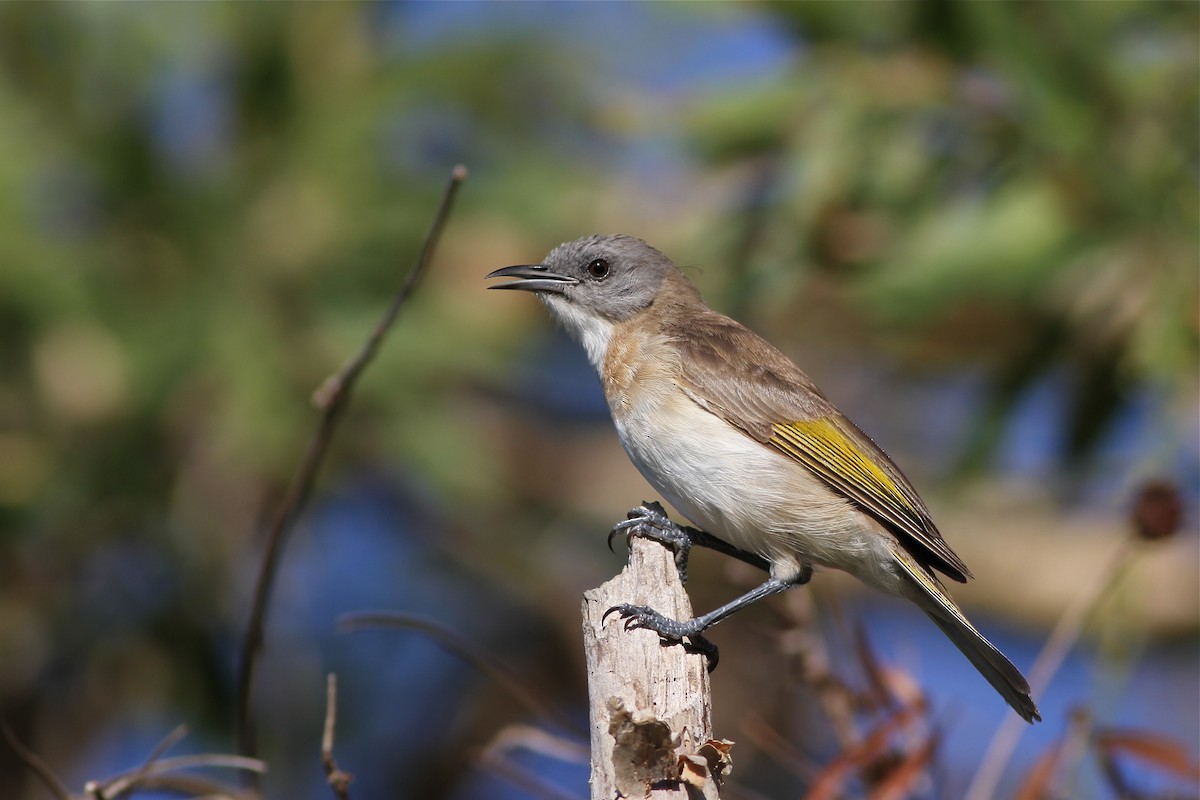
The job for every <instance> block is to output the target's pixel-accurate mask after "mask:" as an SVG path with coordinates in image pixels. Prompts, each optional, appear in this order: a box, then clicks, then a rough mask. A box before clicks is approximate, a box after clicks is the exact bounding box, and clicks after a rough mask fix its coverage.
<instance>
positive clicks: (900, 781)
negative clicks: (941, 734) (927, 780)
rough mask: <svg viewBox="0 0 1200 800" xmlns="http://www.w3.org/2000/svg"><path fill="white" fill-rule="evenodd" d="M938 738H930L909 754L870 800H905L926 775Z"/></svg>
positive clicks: (872, 792)
mask: <svg viewBox="0 0 1200 800" xmlns="http://www.w3.org/2000/svg"><path fill="white" fill-rule="evenodd" d="M937 745H938V737H937V736H936V735H932V736H930V737H929V738H928V739H926V740H925V743H924V744H922V745H921V746H920V747H919V748H917V749H916V750H914V751H913V752H911V753H909V754H908V757H907V758H905V759H904V760H903V761H901V762H900V763H899V764H898V765H897V766H896V767H895V769H893V770H892V771H891V772H890V773H888V775H887V777H886V778H884V779H883V780H882V781H880V782H879V784H878V785H876V786H875V788H874V789H872V790H871V794H870V795H869V796H870V800H904V798H905V797H908V796H909V794H910V793H911V790H912V788H913V785H914V784H915V783H916V782H917V780H918V779H919V778H920V777H921V776H922V775H923V774H924V773H925V768H926V767H927V766H929V762H930V761H932V760H933V754H934V753H935V752H936V751H937Z"/></svg>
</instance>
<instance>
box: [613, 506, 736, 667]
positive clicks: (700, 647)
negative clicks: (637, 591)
mask: <svg viewBox="0 0 1200 800" xmlns="http://www.w3.org/2000/svg"><path fill="white" fill-rule="evenodd" d="M655 505H657V503H656V504H655ZM613 612H616V614H617V616H619V617H620V618H621V619H623V620H625V630H627V631H633V630H637V629H639V628H640V629H643V630H647V631H654V632H655V633H657V634H658V637H659V641H660V642H661V643H662V645H663V646H664V647H667V646H670V645H676V644H678V645H682V646H683V649H684V650H686V651H687V652H689V653H699V654H701V655H703V656H704V657H705V659H707V661H708V671H709V672H712V671H713V670H714V669H716V668H717V662H718V661H719V660H720V657H721V656H720V651H718V650H717V646H716V645H715V644H713V643H712V642H711V641H709V640H708V639H707V638H706V637H704V636H702V635H701V631H703V630H704V629H705V627H706V625H705V624H704V621H703V620H701V619H689V620H685V621H682V622H681V621H679V620H674V619H670V618H669V617H664V616H663V615H662V614H660V613H658V612H657V611H655V610H654V609H653V608H650V607H649V606H635V605H630V604H629V603H622V604H620V605H617V606H613V607H612V608H610V609H608V610H607V611H605V612H604V616H603V617H602V618H601V621H602V622H603V620H604V619H607V618H608V615H609V614H612V613H613ZM685 640H686V641H685Z"/></svg>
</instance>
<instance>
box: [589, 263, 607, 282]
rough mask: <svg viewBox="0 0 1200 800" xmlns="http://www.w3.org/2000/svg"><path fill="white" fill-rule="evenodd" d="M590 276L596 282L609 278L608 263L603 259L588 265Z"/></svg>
mask: <svg viewBox="0 0 1200 800" xmlns="http://www.w3.org/2000/svg"><path fill="white" fill-rule="evenodd" d="M587 271H588V275H591V276H592V277H593V278H595V279H596V280H600V279H601V278H607V277H608V262H607V261H605V260H604V259H603V258H597V259H596V260H595V261H593V262H592V263H590V264H588V265H587Z"/></svg>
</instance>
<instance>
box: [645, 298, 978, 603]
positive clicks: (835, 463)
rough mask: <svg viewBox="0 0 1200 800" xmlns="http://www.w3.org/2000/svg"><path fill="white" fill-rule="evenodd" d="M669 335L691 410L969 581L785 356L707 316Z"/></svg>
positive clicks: (901, 483)
mask: <svg viewBox="0 0 1200 800" xmlns="http://www.w3.org/2000/svg"><path fill="white" fill-rule="evenodd" d="M668 333H671V332H668ZM671 335H672V339H673V340H674V341H675V342H676V343H677V344H678V346H679V347H680V349H681V351H682V352H681V379H682V388H683V389H684V391H686V392H687V393H688V395H689V396H690V397H691V398H692V399H693V400H694V401H695V402H696V403H697V404H699V405H700V406H701V407H702V408H705V409H707V410H708V411H710V412H712V413H714V414H716V415H718V416H720V417H722V418H723V419H725V420H726V421H727V422H729V423H730V424H732V425H734V426H735V427H737V428H740V429H741V430H743V431H745V432H746V434H748V435H749V436H752V437H753V438H755V439H757V440H758V441H760V442H762V443H763V444H764V445H766V446H768V447H771V448H773V449H775V450H776V451H778V452H779V453H782V454H783V455H785V456H787V457H789V458H792V459H794V460H795V461H796V462H797V463H799V464H802V465H803V466H804V467H806V468H807V469H809V470H810V471H811V472H812V473H813V474H814V475H816V476H817V477H819V478H820V479H821V480H823V481H824V482H825V483H826V484H827V485H828V486H829V487H830V488H832V489H833V490H834V491H836V492H838V493H840V494H842V495H843V496H845V497H846V498H848V499H850V500H851V501H853V502H854V503H855V504H856V505H858V507H859V508H861V509H862V510H863V511H865V512H866V513H868V514H870V515H871V516H872V517H874V518H875V519H876V520H878V521H879V522H881V523H882V524H883V525H885V526H886V527H887V528H888V529H889V530H890V531H892V532H893V533H894V534H896V536H897V537H898V538H899V539H900V540H901V541H902V542H904V543H905V546H906V547H907V548H908V549H909V550H910V551H911V552H912V553H913V555H914V557H916V558H917V559H918V561H920V562H921V563H927V564H929V565H930V566H932V567H935V568H936V569H938V570H940V571H941V572H944V573H945V574H946V575H947V576H949V577H951V578H953V579H954V580H957V581H965V580H966V579H967V578H969V577H971V572H970V570H969V569H967V565H966V564H964V563H963V561H962V559H960V558H959V557H958V555H957V554H955V552H954V551H953V550H951V549H950V546H949V545H948V544H947V543H946V540H945V539H943V538H942V535H941V533H939V532H938V529H937V527H936V526H935V525H934V524H933V520H932V519H930V517H929V510H928V509H927V508H926V507H925V504H924V502H922V500H921V498H920V497H919V496H918V495H917V492H916V489H914V488H913V486H912V484H911V483H909V481H908V479H907V478H906V477H904V473H902V472H901V471H900V468H899V467H897V466H896V465H895V464H894V463H893V462H892V460H891V459H890V458H888V456H887V454H886V453H884V452H883V450H881V449H880V448H879V446H878V445H876V444H875V443H874V442H873V441H871V439H870V437H868V436H867V435H866V434H865V433H863V432H862V431H861V430H859V429H858V427H857V426H856V425H855V424H854V423H853V422H851V421H850V420H848V419H847V418H846V417H845V416H843V415H842V414H841V412H839V411H838V410H837V409H836V408H835V407H834V406H833V404H832V403H830V402H829V401H828V400H827V399H826V398H825V396H824V395H823V394H821V391H820V390H819V389H818V388H817V386H816V385H815V384H814V383H813V382H812V381H811V380H810V379H809V377H808V376H807V375H805V374H804V373H803V372H802V371H801V370H800V369H799V368H798V367H797V366H796V365H795V364H793V363H792V362H791V361H790V360H788V358H787V357H786V356H784V355H783V354H782V353H780V352H779V351H778V350H776V349H775V348H774V347H772V346H771V345H770V344H769V343H768V342H766V341H765V340H763V339H762V338H760V337H759V336H758V335H756V334H755V333H753V332H751V331H750V330H749V329H747V328H745V327H743V326H742V325H740V324H738V323H737V322H735V321H733V320H731V319H729V318H727V317H723V316H721V315H719V314H716V313H715V312H710V313H707V314H702V315H699V316H698V317H692V318H691V319H690V320H688V322H687V324H686V333H685V331H684V330H682V329H681V330H678V331H675V332H674V333H671ZM747 387H754V388H753V390H752V391H751V390H748V389H747Z"/></svg>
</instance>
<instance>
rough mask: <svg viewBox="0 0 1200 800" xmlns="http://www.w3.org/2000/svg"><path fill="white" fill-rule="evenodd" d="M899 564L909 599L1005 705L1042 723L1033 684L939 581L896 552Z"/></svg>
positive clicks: (910, 558) (909, 558)
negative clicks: (906, 584) (986, 635)
mask: <svg viewBox="0 0 1200 800" xmlns="http://www.w3.org/2000/svg"><path fill="white" fill-rule="evenodd" d="M896 561H897V562H898V563H899V565H900V566H901V567H902V568H903V570H904V572H905V573H906V574H907V576H908V577H909V578H910V579H911V580H910V582H909V584H910V587H911V593H910V594H909V598H910V599H911V600H913V601H915V602H916V603H917V605H918V606H920V607H921V610H922V611H924V612H925V613H926V614H927V615H928V616H929V618H930V619H932V620H933V621H934V624H936V625H937V626H938V627H939V628H941V629H942V633H944V634H946V636H947V637H949V639H950V641H952V642H954V646H955V647H957V648H958V649H959V650H960V651H962V654H963V655H965V656H966V657H967V659H968V660H969V661H970V662H971V663H972V664H974V665H975V669H977V670H979V673H980V674H981V675H983V677H985V678H987V682H988V683H990V684H991V685H992V687H993V688H994V689H995V690H996V691H997V692H999V693H1000V696H1001V697H1003V698H1004V700H1005V702H1006V703H1008V704H1009V705H1010V706H1012V708H1013V710H1014V711H1016V712H1017V713H1018V714H1020V715H1021V718H1022V719H1024V720H1025V721H1026V722H1034V721H1038V722H1040V721H1041V719H1042V716H1041V714H1039V713H1038V709H1037V705H1035V704H1034V702H1033V698H1032V697H1030V696H1029V682H1028V681H1027V680H1025V676H1024V675H1022V674H1021V672H1020V670H1018V669H1017V668H1016V667H1014V666H1013V665H1012V662H1011V661H1009V660H1008V659H1007V658H1005V657H1004V654H1003V653H1001V652H1000V651H999V650H997V649H996V648H995V646H994V645H993V644H992V643H991V642H989V641H988V640H987V639H985V638H983V634H981V633H980V632H979V631H978V630H976V629H975V626H974V625H972V624H971V623H970V621H969V620H968V619H967V618H966V617H965V616H964V615H963V613H962V611H961V610H960V609H959V608H958V605H956V604H955V602H954V600H952V599H951V598H950V595H948V594H947V593H946V591H945V590H944V589H943V588H942V587H941V585H940V584H939V583H938V580H937V578H935V577H934V576H933V575H931V574H930V573H929V572H928V570H926V569H925V568H924V567H922V566H920V565H919V564H917V563H916V561H914V560H913V558H912V556H911V555H909V554H908V553H906V552H900V553H896Z"/></svg>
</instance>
